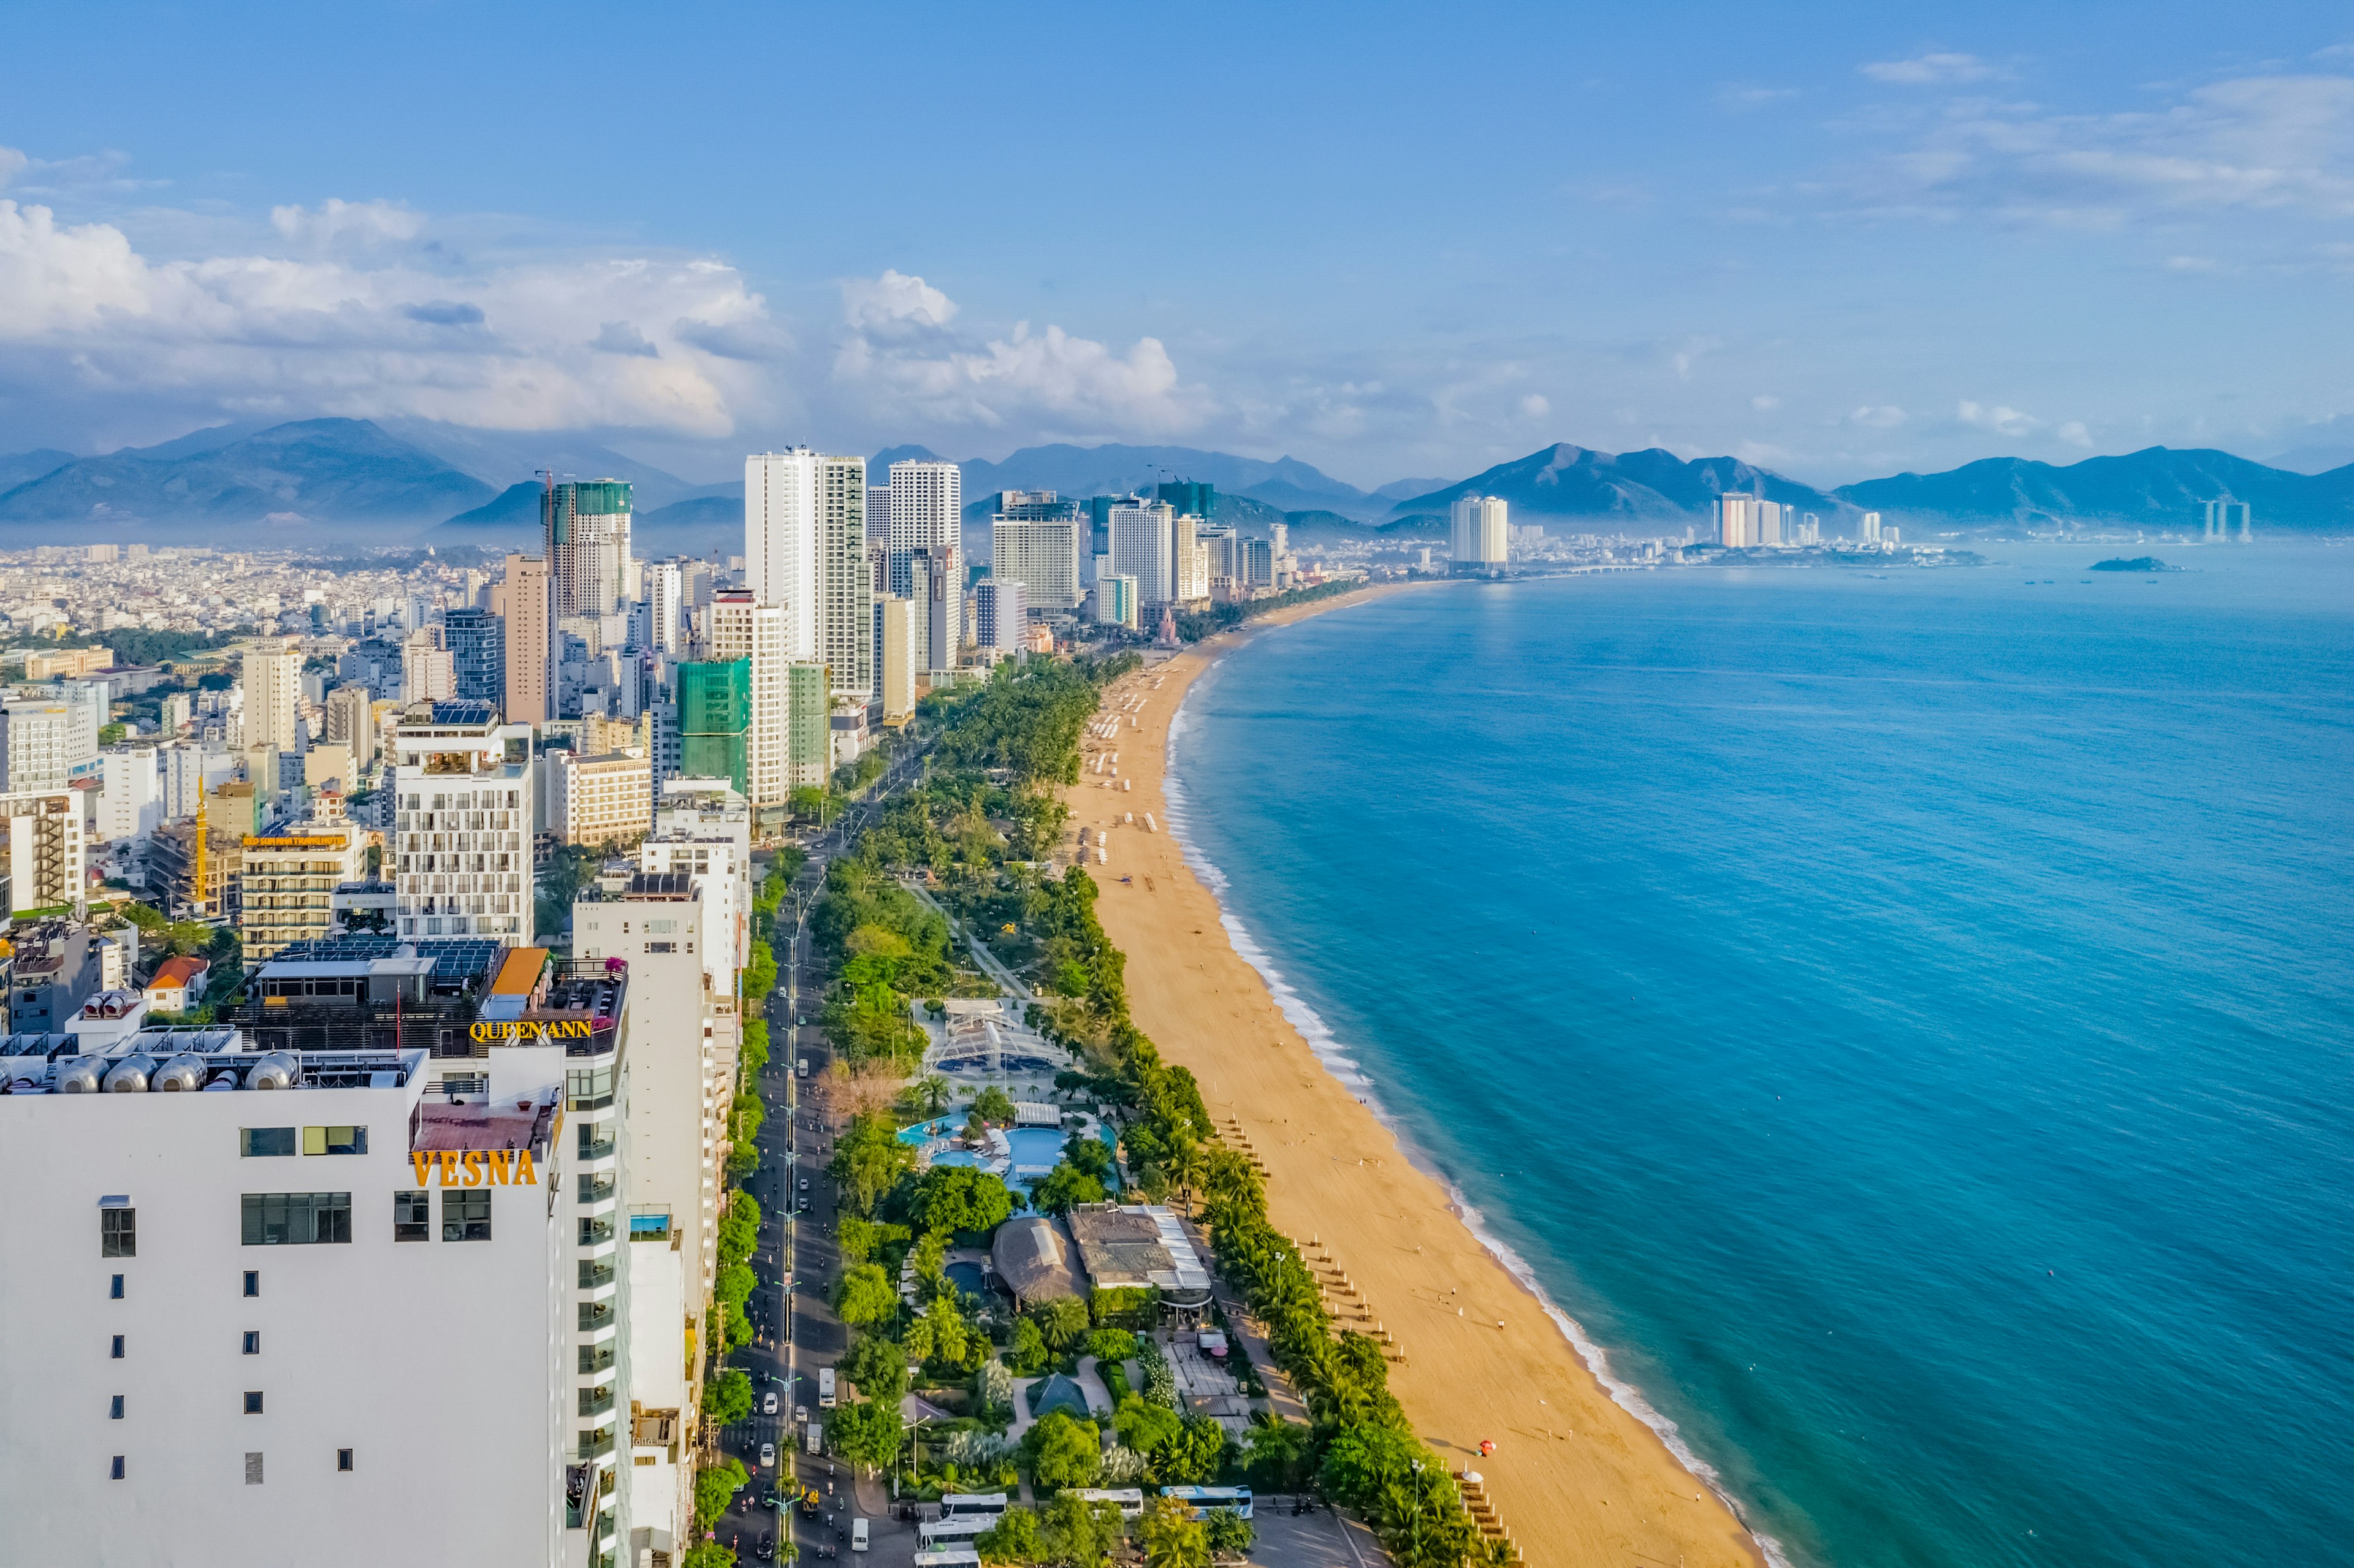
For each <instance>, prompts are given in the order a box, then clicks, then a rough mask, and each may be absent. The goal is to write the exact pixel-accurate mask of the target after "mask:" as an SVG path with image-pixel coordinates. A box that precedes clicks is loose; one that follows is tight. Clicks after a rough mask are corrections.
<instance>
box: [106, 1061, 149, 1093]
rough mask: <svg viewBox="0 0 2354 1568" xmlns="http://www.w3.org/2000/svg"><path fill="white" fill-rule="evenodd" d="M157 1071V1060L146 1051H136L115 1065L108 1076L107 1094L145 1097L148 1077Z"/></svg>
mask: <svg viewBox="0 0 2354 1568" xmlns="http://www.w3.org/2000/svg"><path fill="white" fill-rule="evenodd" d="M154 1070H155V1058H154V1057H153V1056H150V1055H149V1054H147V1053H145V1052H144V1051H134V1052H133V1053H132V1054H130V1055H128V1056H125V1057H124V1058H122V1061H120V1062H117V1063H116V1064H115V1065H114V1070H113V1071H112V1072H111V1073H109V1074H107V1075H106V1092H107V1093H108V1094H110V1095H143V1094H145V1093H146V1092H147V1078H148V1075H150V1074H151V1073H153V1072H154Z"/></svg>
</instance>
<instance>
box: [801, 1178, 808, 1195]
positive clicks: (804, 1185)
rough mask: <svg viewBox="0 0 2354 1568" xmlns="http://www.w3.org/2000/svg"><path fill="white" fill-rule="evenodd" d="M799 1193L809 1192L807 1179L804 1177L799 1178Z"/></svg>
mask: <svg viewBox="0 0 2354 1568" xmlns="http://www.w3.org/2000/svg"><path fill="white" fill-rule="evenodd" d="M801 1191H802V1192H808V1191H809V1178H808V1177H806V1176H804V1177H802V1178H801Z"/></svg>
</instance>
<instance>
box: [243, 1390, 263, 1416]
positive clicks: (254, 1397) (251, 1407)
mask: <svg viewBox="0 0 2354 1568" xmlns="http://www.w3.org/2000/svg"><path fill="white" fill-rule="evenodd" d="M245 1413H246V1414H248V1415H259V1414H261V1391H260V1389H258V1388H249V1389H247V1390H246V1391H245Z"/></svg>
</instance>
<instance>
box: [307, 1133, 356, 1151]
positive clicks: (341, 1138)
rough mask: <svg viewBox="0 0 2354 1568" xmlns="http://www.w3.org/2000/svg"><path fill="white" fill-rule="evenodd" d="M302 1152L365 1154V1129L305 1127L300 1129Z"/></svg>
mask: <svg viewBox="0 0 2354 1568" xmlns="http://www.w3.org/2000/svg"><path fill="white" fill-rule="evenodd" d="M302 1152H303V1153H305V1154H366V1152H367V1128H364V1127H306V1128H303V1129H302Z"/></svg>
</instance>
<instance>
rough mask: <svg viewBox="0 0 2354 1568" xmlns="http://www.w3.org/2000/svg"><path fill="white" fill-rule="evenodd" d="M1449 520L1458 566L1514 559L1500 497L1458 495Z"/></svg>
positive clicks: (1489, 565)
mask: <svg viewBox="0 0 2354 1568" xmlns="http://www.w3.org/2000/svg"><path fill="white" fill-rule="evenodd" d="M1447 524H1448V527H1447V548H1448V553H1449V554H1450V555H1451V556H1453V557H1454V561H1455V565H1456V567H1458V568H1462V567H1471V568H1473V569H1477V570H1493V569H1495V568H1499V567H1502V566H1504V565H1505V564H1506V563H1507V562H1508V561H1509V560H1510V559H1511V517H1510V510H1509V508H1508V507H1507V506H1506V504H1505V503H1504V502H1503V500H1502V499H1501V498H1500V497H1498V496H1493V495H1460V496H1458V497H1456V499H1455V503H1454V504H1453V505H1452V506H1451V507H1449V508H1448V509H1447ZM1280 553H1281V546H1279V545H1278V554H1280ZM1278 569H1279V568H1278Z"/></svg>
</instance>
